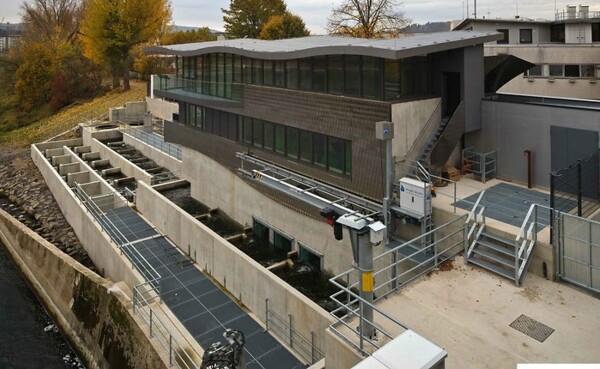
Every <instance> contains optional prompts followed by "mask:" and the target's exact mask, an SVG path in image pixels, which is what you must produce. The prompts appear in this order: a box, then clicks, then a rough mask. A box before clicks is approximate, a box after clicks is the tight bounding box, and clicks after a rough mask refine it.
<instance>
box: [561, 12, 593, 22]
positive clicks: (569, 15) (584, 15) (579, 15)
mask: <svg viewBox="0 0 600 369" xmlns="http://www.w3.org/2000/svg"><path fill="white" fill-rule="evenodd" d="M599 18H600V12H595V11H594V12H590V11H587V12H582V11H574V12H568V11H566V12H557V13H556V14H555V16H554V20H555V21H557V22H560V21H565V20H572V19H578V20H584V19H599Z"/></svg>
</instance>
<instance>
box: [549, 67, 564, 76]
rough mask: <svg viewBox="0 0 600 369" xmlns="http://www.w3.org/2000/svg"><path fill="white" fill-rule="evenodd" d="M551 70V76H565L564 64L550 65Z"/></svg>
mask: <svg viewBox="0 0 600 369" xmlns="http://www.w3.org/2000/svg"><path fill="white" fill-rule="evenodd" d="M549 71H550V76H552V77H562V76H563V66H562V65H550V67H549Z"/></svg>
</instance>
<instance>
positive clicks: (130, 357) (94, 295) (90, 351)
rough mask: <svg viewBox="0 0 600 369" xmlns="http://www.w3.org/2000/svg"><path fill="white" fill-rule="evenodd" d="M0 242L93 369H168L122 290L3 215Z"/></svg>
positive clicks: (1, 217) (2, 213)
mask: <svg viewBox="0 0 600 369" xmlns="http://www.w3.org/2000/svg"><path fill="white" fill-rule="evenodd" d="M0 240H2V243H3V244H4V245H5V246H6V248H7V250H8V251H9V253H10V254H11V256H12V258H13V260H14V261H15V264H16V265H17V267H18V268H19V269H20V270H21V272H22V273H23V275H24V276H25V278H27V281H28V282H29V285H30V286H31V287H32V288H33V289H34V290H35V292H36V295H37V296H38V297H39V299H40V300H41V301H42V303H43V304H44V306H45V308H46V310H47V311H48V312H49V313H50V314H51V315H52V317H53V318H54V321H55V322H57V324H58V325H59V326H60V328H61V331H62V332H63V333H64V334H65V335H66V336H67V337H68V338H69V341H70V342H71V343H72V344H73V345H74V346H75V348H76V350H77V351H78V352H79V355H80V356H81V358H82V359H83V360H84V362H85V363H86V366H87V367H88V368H90V369H95V368H102V369H104V368H106V369H108V368H131V369H133V368H148V369H158V368H164V367H165V364H164V363H163V361H162V360H161V357H160V356H159V355H158V353H157V351H156V350H155V349H154V347H153V346H152V343H151V341H150V340H149V339H148V338H147V337H146V336H145V335H144V332H143V331H142V329H141V328H140V327H139V326H138V325H137V323H136V321H135V319H134V318H133V316H131V315H130V313H129V311H130V304H131V303H130V301H129V300H128V298H127V297H126V296H125V294H124V293H123V292H122V291H121V290H120V288H119V287H118V286H116V285H114V284H113V283H111V282H110V281H108V280H106V279H103V278H101V277H99V276H98V275H96V274H95V273H93V272H91V271H89V270H88V269H87V268H85V267H84V266H82V265H81V264H79V263H78V262H77V261H75V260H73V259H72V258H70V257H69V256H67V255H65V254H64V253H63V252H61V251H60V250H59V249H58V248H56V247H55V246H54V245H52V244H51V243H49V242H48V241H46V240H44V239H43V238H41V237H40V236H38V235H37V234H36V233H35V232H33V231H32V230H30V229H29V228H27V227H26V226H25V225H23V224H22V223H20V222H18V221H17V220H15V219H14V218H12V217H11V216H10V215H9V214H7V213H5V212H4V211H2V210H0Z"/></svg>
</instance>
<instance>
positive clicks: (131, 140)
mask: <svg viewBox="0 0 600 369" xmlns="http://www.w3.org/2000/svg"><path fill="white" fill-rule="evenodd" d="M123 142H124V143H126V144H127V145H131V146H133V147H135V148H136V150H138V151H139V152H141V153H142V155H144V156H145V157H147V158H148V159H151V160H152V161H154V162H155V163H156V164H158V165H160V166H161V167H165V168H167V169H168V170H170V171H171V172H172V173H174V174H175V175H178V174H181V160H178V159H176V158H174V157H172V156H170V155H168V154H166V153H164V152H162V151H160V150H157V149H155V148H154V147H152V146H149V145H147V144H146V143H144V142H142V141H140V140H138V139H137V138H135V137H133V136H130V135H128V134H126V133H124V134H123Z"/></svg>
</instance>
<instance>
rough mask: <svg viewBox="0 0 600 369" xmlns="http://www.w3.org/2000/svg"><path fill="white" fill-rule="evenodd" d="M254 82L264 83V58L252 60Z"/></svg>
mask: <svg viewBox="0 0 600 369" xmlns="http://www.w3.org/2000/svg"><path fill="white" fill-rule="evenodd" d="M252 83H254V84H255V85H262V84H263V62H262V60H258V59H254V60H252Z"/></svg>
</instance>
